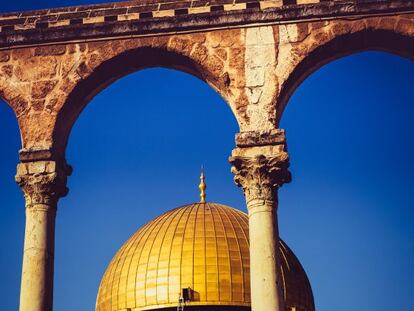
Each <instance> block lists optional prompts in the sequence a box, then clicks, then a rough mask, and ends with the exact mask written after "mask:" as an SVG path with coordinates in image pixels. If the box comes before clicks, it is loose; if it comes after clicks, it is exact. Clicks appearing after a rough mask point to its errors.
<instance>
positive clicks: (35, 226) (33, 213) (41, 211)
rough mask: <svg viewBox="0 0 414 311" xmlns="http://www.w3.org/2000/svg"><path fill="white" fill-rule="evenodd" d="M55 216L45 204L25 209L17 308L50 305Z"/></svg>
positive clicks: (30, 310)
mask: <svg viewBox="0 0 414 311" xmlns="http://www.w3.org/2000/svg"><path fill="white" fill-rule="evenodd" d="M55 217H56V209H55V208H54V207H50V206H47V205H42V204H38V205H35V206H33V207H30V208H27V209H26V229H25V239H24V254H23V270H22V280H21V291H20V311H40V310H42V311H51V310H52V309H53V271H54V248H55V245H54V244H55Z"/></svg>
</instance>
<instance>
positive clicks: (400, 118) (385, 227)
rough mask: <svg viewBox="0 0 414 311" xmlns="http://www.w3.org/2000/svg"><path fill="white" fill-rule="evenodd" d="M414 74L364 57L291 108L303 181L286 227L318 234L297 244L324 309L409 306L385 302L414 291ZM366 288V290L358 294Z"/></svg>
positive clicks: (326, 77) (321, 75) (341, 65)
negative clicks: (412, 273) (411, 271)
mask: <svg viewBox="0 0 414 311" xmlns="http://www.w3.org/2000/svg"><path fill="white" fill-rule="evenodd" d="M413 71H414V63H413V62H412V61H411V60H408V59H406V58H403V57H400V56H396V55H394V54H390V53H384V52H363V53H356V54H354V55H350V56H347V57H343V58H340V59H338V60H336V61H333V62H331V63H329V64H326V65H325V66H322V67H321V68H320V69H319V70H317V71H316V72H314V74H311V75H310V76H309V77H308V78H307V79H306V80H305V81H304V82H303V84H302V85H301V86H299V87H298V89H297V90H296V91H295V93H294V94H293V96H292V98H291V100H290V102H289V104H288V105H287V108H286V111H285V113H284V117H283V118H282V120H281V123H282V125H283V128H286V130H287V135H288V138H289V139H288V141H289V151H290V154H291V155H292V165H293V167H292V173H293V174H294V176H295V179H294V183H293V184H292V185H291V187H287V188H286V189H284V196H283V197H282V200H283V201H282V200H281V204H282V205H283V206H289V208H285V209H284V210H281V217H283V218H284V221H283V222H281V224H282V225H281V227H282V231H284V233H285V234H286V233H287V235H288V236H291V237H293V236H295V235H296V232H295V231H296V230H297V228H301V230H303V231H302V232H309V234H310V238H309V239H305V240H303V237H302V238H301V239H296V238H295V239H296V241H297V242H295V244H296V245H297V249H299V252H300V251H301V250H300V249H302V250H305V249H306V250H307V251H303V254H304V256H303V257H302V259H303V261H304V265H305V267H306V268H307V269H308V272H309V274H310V278H311V280H312V284H313V285H314V288H315V291H314V292H315V301H316V302H317V304H318V305H317V309H318V308H320V309H326V308H329V307H330V306H331V305H332V302H333V301H335V300H336V301H337V300H339V299H341V298H343V297H347V299H345V301H344V303H343V304H342V308H344V310H347V309H353V308H362V309H363V308H367V307H368V306H369V307H370V308H374V309H375V308H377V309H380V308H385V309H386V308H389V307H390V305H393V308H397V309H398V308H399V307H402V305H403V304H405V303H406V302H401V301H400V302H401V303H402V304H401V305H400V306H398V305H396V304H398V303H400V302H397V301H392V302H391V301H390V300H387V299H386V300H382V299H381V297H384V296H385V295H386V294H387V293H389V291H392V290H395V291H396V292H399V293H404V294H403V295H406V293H408V291H409V290H410V289H412V288H413V286H414V284H413V282H412V281H411V280H410V279H409V278H406V277H405V274H406V272H405V271H406V270H405V268H404V267H405V266H406V265H407V263H409V262H411V261H412V260H413V258H414V253H413V252H411V251H409V250H408V249H407V245H409V243H410V241H411V240H412V238H413V235H412V232H410V229H409V228H412V225H413V222H412V220H413V218H412V212H410V210H411V206H412V204H413V200H412V196H411V184H412V183H411V176H412V174H414V166H413V165H412V164H411V161H410V159H411V157H412V156H413V155H414V145H413V143H412V138H411V136H412V133H413V131H414V127H413V125H412V122H411V119H412V116H413V114H414V105H413V104H414V101H413V99H412V98H413V97H412V88H411V85H410V81H411V79H410V77H411V75H412V72H413ZM298 191H300V193H301V194H299V193H298ZM287 223H288V224H289V226H286V224H287ZM283 224H285V226H284V225H283ZM292 243H293V242H292ZM322 253H324V254H326V255H325V256H323V255H321V254H322ZM396 261H398V265H395V264H394V263H395V262H396ZM307 262H308V263H307ZM384 279H387V280H388V281H387V282H384V283H381V280H384ZM361 283H363V284H364V288H366V291H365V290H364V291H362V292H361V291H354V284H361ZM391 287H392V288H391ZM338 289H340V290H338ZM330 291H332V292H330ZM335 295H338V296H336V297H335ZM318 296H319V297H318ZM328 297H329V298H328ZM331 297H332V298H331ZM330 299H332V301H329V300H330ZM356 302H359V305H357V304H356Z"/></svg>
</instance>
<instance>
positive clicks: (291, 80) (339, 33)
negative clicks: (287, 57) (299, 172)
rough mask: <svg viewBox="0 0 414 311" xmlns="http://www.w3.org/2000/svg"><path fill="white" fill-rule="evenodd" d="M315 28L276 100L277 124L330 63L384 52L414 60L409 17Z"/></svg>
mask: <svg viewBox="0 0 414 311" xmlns="http://www.w3.org/2000/svg"><path fill="white" fill-rule="evenodd" d="M385 21H386V22H385ZM405 21H406V22H407V23H411V24H410V25H411V26H410V25H408V26H407V23H404V22H405ZM319 26H320V24H318V26H317V27H318V28H319ZM312 27H315V26H314V25H312V24H311V25H309V31H310V32H311V34H310V35H309V37H308V38H307V39H306V40H304V41H303V42H302V43H301V44H300V45H298V47H297V48H296V50H295V52H296V55H299V57H297V58H296V61H295V64H294V66H292V70H291V71H290V73H289V75H288V76H287V77H286V79H285V80H284V81H283V83H281V88H280V91H279V94H278V97H277V101H276V111H277V124H279V123H280V120H281V117H282V114H283V111H284V109H285V108H286V105H287V103H288V101H289V99H290V97H291V95H292V94H293V93H294V91H295V90H296V89H297V87H298V86H299V85H300V84H301V83H302V82H303V81H304V80H305V79H306V78H307V77H308V76H310V75H311V74H312V73H313V72H315V71H317V70H318V69H319V68H321V67H322V66H324V65H325V64H327V63H330V62H332V61H334V60H336V59H339V58H342V57H345V56H348V55H351V54H354V53H358V52H363V51H384V52H388V53H391V54H396V55H399V56H403V57H406V58H409V59H413V60H414V30H413V29H414V28H413V27H414V22H413V21H411V20H410V19H408V18H407V19H406V20H405V19H401V20H400V19H399V18H388V19H387V18H382V19H381V18H377V19H371V20H370V19H367V20H362V21H355V22H343V21H341V22H332V23H331V24H329V23H326V24H325V25H324V26H323V27H320V28H319V29H318V30H317V31H315V32H313V33H312ZM318 40H319V41H318Z"/></svg>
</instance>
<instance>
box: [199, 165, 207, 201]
mask: <svg viewBox="0 0 414 311" xmlns="http://www.w3.org/2000/svg"><path fill="white" fill-rule="evenodd" d="M198 188H199V189H200V203H206V189H207V185H206V184H205V182H204V167H203V166H201V175H200V184H199V185H198Z"/></svg>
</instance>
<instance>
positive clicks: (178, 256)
mask: <svg viewBox="0 0 414 311" xmlns="http://www.w3.org/2000/svg"><path fill="white" fill-rule="evenodd" d="M248 230H249V228H248V216H247V215H246V214H245V213H243V212H241V211H239V210H236V209H233V208H231V207H228V206H225V205H221V204H215V203H194V204H190V205H185V206H182V207H179V208H176V209H173V210H171V211H169V212H167V213H165V214H163V215H161V216H159V217H157V218H156V219H154V220H153V221H151V222H149V223H148V224H146V225H145V226H143V227H142V228H141V229H139V230H138V231H137V232H135V234H133V235H132V236H131V237H130V238H129V240H128V241H127V242H126V243H125V244H124V245H123V246H122V247H121V249H120V250H119V251H118V253H117V254H116V255H115V257H114V258H113V259H112V261H111V263H110V264H109V266H108V268H107V270H106V272H105V274H104V277H103V279H102V281H101V284H100V287H99V292H98V297H97V301H96V311H138V310H163V311H165V310H168V309H170V310H177V305H178V301H179V298H180V295H181V294H182V293H183V289H188V295H189V296H190V301H188V302H186V304H185V310H203V311H207V310H208V311H210V310H231V311H236V310H250V267H249V258H250V256H249V232H248ZM279 248H280V251H281V266H282V269H281V270H282V281H283V282H282V285H283V293H284V296H285V301H286V310H289V311H291V310H296V311H314V302H313V295H312V290H311V287H310V284H309V281H308V278H307V276H306V273H305V271H304V270H303V268H302V266H301V264H300V263H299V261H298V259H297V258H296V256H295V255H294V254H293V252H292V251H291V250H290V249H289V248H288V247H287V245H286V244H285V243H284V242H283V241H280V244H279Z"/></svg>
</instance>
